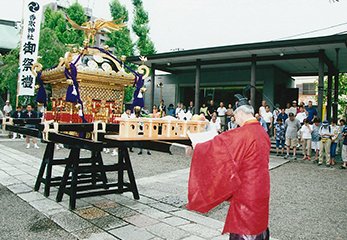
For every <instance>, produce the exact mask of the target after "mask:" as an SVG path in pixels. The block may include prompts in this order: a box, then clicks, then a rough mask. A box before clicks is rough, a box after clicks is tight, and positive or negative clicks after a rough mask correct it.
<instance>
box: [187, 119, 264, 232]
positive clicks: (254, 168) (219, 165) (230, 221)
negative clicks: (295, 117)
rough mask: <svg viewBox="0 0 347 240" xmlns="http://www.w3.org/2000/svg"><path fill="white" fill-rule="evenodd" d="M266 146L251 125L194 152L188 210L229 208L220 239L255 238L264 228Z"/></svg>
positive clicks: (258, 128) (255, 126) (259, 130)
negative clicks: (228, 235)
mask: <svg viewBox="0 0 347 240" xmlns="http://www.w3.org/2000/svg"><path fill="white" fill-rule="evenodd" d="M270 148H271V143H270V139H269V136H268V134H267V133H266V131H265V130H264V128H263V127H262V126H261V125H260V124H259V123H258V122H257V121H256V120H255V121H254V120H250V121H248V122H246V124H245V125H244V126H242V127H239V128H236V129H233V130H230V131H227V132H224V133H222V134H220V135H218V136H216V137H215V138H214V139H212V140H210V141H207V142H204V143H199V144H197V145H196V146H195V149H194V154H193V158H192V163H191V168H190V176H189V188H188V201H189V203H188V205H187V208H188V209H189V210H194V211H197V212H201V213H206V212H208V211H210V210H211V209H212V208H214V207H216V206H217V205H219V204H220V203H222V202H224V201H229V202H230V207H229V211H228V215H227V218H226V221H225V225H224V229H223V233H235V234H245V235H256V234H260V233H262V232H264V231H265V230H266V229H267V227H268V218H269V198H270V174H269V154H270Z"/></svg>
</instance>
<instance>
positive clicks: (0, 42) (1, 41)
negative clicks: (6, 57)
mask: <svg viewBox="0 0 347 240" xmlns="http://www.w3.org/2000/svg"><path fill="white" fill-rule="evenodd" d="M19 40H20V28H17V29H16V28H15V27H13V26H9V25H3V24H0V49H4V50H12V49H14V48H16V47H17V44H18V42H19Z"/></svg>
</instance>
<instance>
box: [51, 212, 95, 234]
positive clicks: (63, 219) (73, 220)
mask: <svg viewBox="0 0 347 240" xmlns="http://www.w3.org/2000/svg"><path fill="white" fill-rule="evenodd" d="M51 219H52V220H53V221H54V222H55V223H57V224H58V225H59V226H61V227H62V228H63V229H65V230H66V231H68V232H72V231H78V230H81V229H85V228H90V227H92V226H93V225H92V224H90V223H89V222H88V221H86V220H84V219H83V218H81V217H79V216H77V215H76V214H74V213H72V212H70V211H69V212H61V213H57V214H55V215H53V216H52V217H51Z"/></svg>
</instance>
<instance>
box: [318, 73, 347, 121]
mask: <svg viewBox="0 0 347 240" xmlns="http://www.w3.org/2000/svg"><path fill="white" fill-rule="evenodd" d="M333 80H334V79H333ZM315 83H316V92H318V79H317V80H316V81H315ZM333 88H334V81H333ZM324 90H325V91H324V94H323V103H324V104H327V100H328V97H327V93H328V91H327V90H328V77H326V78H325V79H324ZM331 94H332V96H331V97H332V101H334V89H332V93H331ZM316 101H318V95H316ZM337 104H338V115H339V116H341V115H342V116H343V117H344V116H345V111H346V110H347V73H340V74H339V86H338V102H337Z"/></svg>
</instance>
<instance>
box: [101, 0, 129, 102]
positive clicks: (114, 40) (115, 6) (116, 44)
mask: <svg viewBox="0 0 347 240" xmlns="http://www.w3.org/2000/svg"><path fill="white" fill-rule="evenodd" d="M110 11H111V16H112V18H113V20H116V19H119V18H121V17H125V18H124V19H123V20H122V22H127V21H128V20H129V14H128V10H127V9H126V7H125V6H124V5H121V4H120V2H119V1H118V0H113V1H112V2H111V3H110ZM108 37H109V40H108V41H106V44H107V45H109V46H110V47H111V48H112V52H113V54H114V55H116V56H118V57H120V56H122V55H125V56H133V55H134V44H133V42H132V40H131V37H130V31H129V29H128V27H124V28H123V29H122V30H119V31H112V32H111V33H109V34H108ZM129 67H131V68H133V69H135V67H136V65H133V64H130V65H129ZM126 71H127V70H126ZM133 93H134V88H133V86H127V87H125V89H124V102H129V101H131V100H132V98H133Z"/></svg>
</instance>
